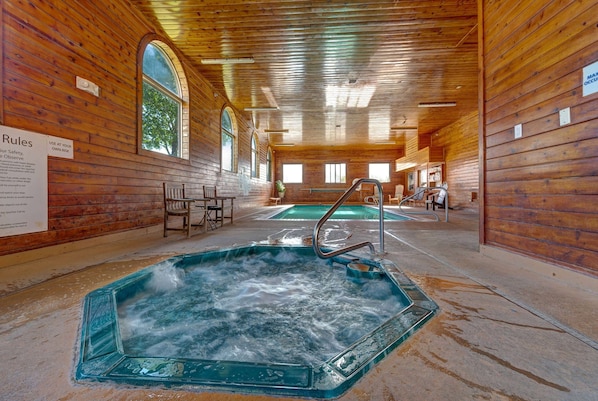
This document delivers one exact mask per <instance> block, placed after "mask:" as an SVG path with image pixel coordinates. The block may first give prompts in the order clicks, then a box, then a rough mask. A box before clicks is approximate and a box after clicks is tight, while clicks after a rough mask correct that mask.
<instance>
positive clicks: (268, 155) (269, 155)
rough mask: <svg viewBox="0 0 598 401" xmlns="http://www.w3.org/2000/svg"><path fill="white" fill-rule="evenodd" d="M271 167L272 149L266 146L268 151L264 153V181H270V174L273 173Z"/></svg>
mask: <svg viewBox="0 0 598 401" xmlns="http://www.w3.org/2000/svg"><path fill="white" fill-rule="evenodd" d="M272 168H273V166H272V149H270V147H268V152H267V153H266V181H268V182H272V176H273V175H274V174H273V171H272Z"/></svg>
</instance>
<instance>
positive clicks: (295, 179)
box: [282, 164, 303, 184]
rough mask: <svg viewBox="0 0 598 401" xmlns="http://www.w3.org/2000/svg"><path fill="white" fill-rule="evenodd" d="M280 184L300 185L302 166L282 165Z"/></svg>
mask: <svg viewBox="0 0 598 401" xmlns="http://www.w3.org/2000/svg"><path fill="white" fill-rule="evenodd" d="M282 182H284V183H285V184H289V183H291V184H301V183H302V182H303V164H283V165H282Z"/></svg>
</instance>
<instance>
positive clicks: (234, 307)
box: [76, 245, 438, 398]
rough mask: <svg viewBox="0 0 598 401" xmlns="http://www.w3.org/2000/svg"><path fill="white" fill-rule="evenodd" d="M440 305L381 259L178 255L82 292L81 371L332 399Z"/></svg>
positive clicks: (306, 250)
mask: <svg viewBox="0 0 598 401" xmlns="http://www.w3.org/2000/svg"><path fill="white" fill-rule="evenodd" d="M365 267H367V269H366V268H365ZM437 310H438V307H437V305H436V304H435V303H434V302H433V301H432V300H430V299H429V298H428V297H427V296H426V295H425V294H424V293H423V292H422V291H421V290H420V289H419V288H418V287H417V286H416V285H415V284H414V283H413V282H412V281H411V280H409V278H407V277H406V276H405V275H404V274H402V273H401V272H400V271H399V269H398V268H397V266H396V265H395V264H394V263H392V262H391V261H388V260H369V259H364V258H359V257H357V256H355V255H352V254H345V255H341V256H339V257H335V258H333V259H330V260H326V261H324V260H321V259H319V258H317V256H316V255H315V254H314V251H313V249H312V248H311V247H304V246H271V245H251V246H245V247H238V248H232V249H223V250H218V251H209V252H202V253H197V254H186V255H180V256H177V257H173V258H170V259H168V260H166V261H164V262H161V263H159V264H156V265H153V266H150V267H148V268H146V269H143V270H141V271H139V272H137V273H134V274H132V275H130V276H127V277H125V278H123V279H121V280H118V281H116V282H114V283H112V284H110V285H107V286H105V287H103V288H100V289H98V290H95V291H93V292H91V293H90V294H88V295H87V296H86V298H85V302H84V310H83V324H82V331H81V344H80V351H79V359H78V364H77V367H76V380H78V381H81V382H89V381H101V382H104V381H109V382H115V383H123V384H128V385H142V386H160V387H172V386H184V387H186V388H187V389H190V390H196V391H201V390H210V391H234V392H244V393H253V394H267V395H286V396H300V397H317V398H334V397H338V396H339V395H341V394H342V393H343V392H344V391H346V390H347V389H349V388H350V386H351V385H352V384H354V383H355V382H356V381H357V380H358V379H359V378H360V377H362V376H363V375H364V374H365V373H366V372H367V371H368V370H369V369H370V368H371V367H372V366H374V365H375V363H376V362H378V361H380V360H381V359H382V358H384V357H385V356H386V355H387V354H388V353H389V352H390V351H392V350H393V349H395V348H396V347H397V346H399V345H400V344H401V343H402V342H403V341H404V340H405V339H406V338H407V337H409V336H410V335H411V334H412V333H413V332H414V331H415V330H417V329H418V328H419V327H421V326H422V325H423V324H424V323H425V322H426V321H427V320H428V319H430V318H431V317H432V316H433V315H434V314H435V313H436V312H437Z"/></svg>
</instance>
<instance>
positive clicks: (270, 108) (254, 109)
mask: <svg viewBox="0 0 598 401" xmlns="http://www.w3.org/2000/svg"><path fill="white" fill-rule="evenodd" d="M276 110H278V107H245V111H276Z"/></svg>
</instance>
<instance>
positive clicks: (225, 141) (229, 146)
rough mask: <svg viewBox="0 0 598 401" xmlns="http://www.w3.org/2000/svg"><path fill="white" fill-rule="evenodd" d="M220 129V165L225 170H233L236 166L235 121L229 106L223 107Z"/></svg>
mask: <svg viewBox="0 0 598 401" xmlns="http://www.w3.org/2000/svg"><path fill="white" fill-rule="evenodd" d="M220 126H221V130H222V159H221V161H220V162H221V167H222V169H223V170H226V171H235V167H236V161H237V160H236V157H235V152H236V148H237V147H236V140H237V138H236V134H235V132H236V121H235V120H234V114H233V112H232V110H231V109H230V108H228V107H227V108H225V109H224V110H223V111H222V118H221V120H220Z"/></svg>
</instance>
